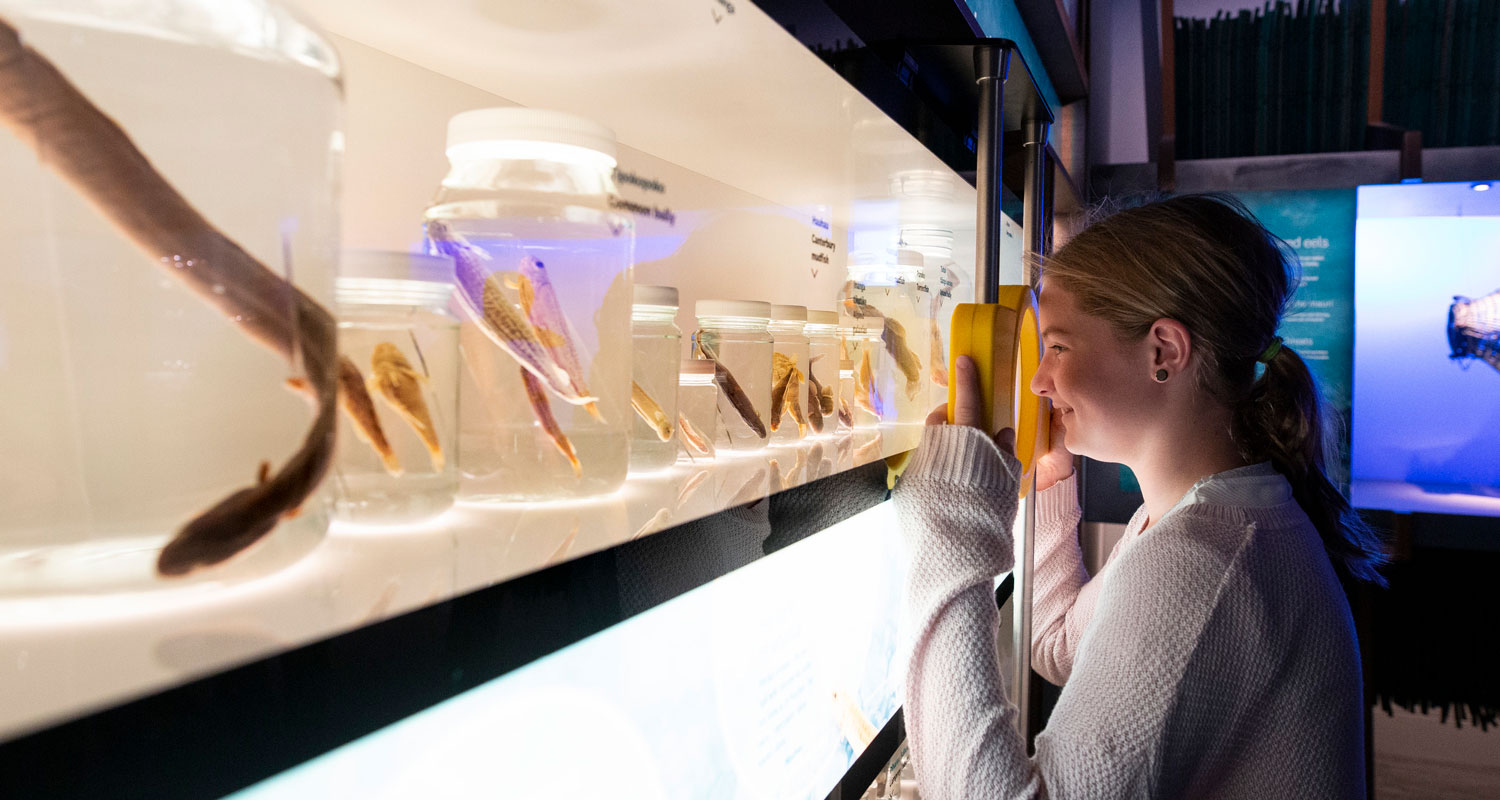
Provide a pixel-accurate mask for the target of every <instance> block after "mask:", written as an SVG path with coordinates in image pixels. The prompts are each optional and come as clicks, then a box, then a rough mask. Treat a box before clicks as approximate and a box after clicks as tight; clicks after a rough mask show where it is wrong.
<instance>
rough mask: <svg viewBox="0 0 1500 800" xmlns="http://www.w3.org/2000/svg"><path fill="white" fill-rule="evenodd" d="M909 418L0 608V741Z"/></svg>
mask: <svg viewBox="0 0 1500 800" xmlns="http://www.w3.org/2000/svg"><path fill="white" fill-rule="evenodd" d="M920 435H921V429H920V427H919V426H913V425H887V426H885V427H884V429H882V430H878V431H876V430H872V431H867V432H866V431H858V432H854V433H850V434H846V435H844V436H840V437H832V436H830V437H827V438H819V439H809V440H805V441H803V442H801V443H799V444H797V445H777V446H769V447H767V448H766V449H765V450H762V451H754V452H751V451H745V452H735V451H727V450H726V451H721V454H720V457H719V458H716V459H715V460H713V461H712V462H706V463H702V464H694V463H692V462H686V461H685V462H682V463H679V464H677V465H676V466H674V467H671V468H669V469H667V470H663V471H661V472H659V473H655V474H645V475H640V476H635V477H632V478H631V479H630V480H629V481H628V482H627V483H626V485H625V487H624V488H622V489H621V490H620V491H618V492H616V493H614V494H612V495H608V496H605V497H601V498H596V499H592V500H586V501H570V502H551V503H511V504H488V505H486V504H471V503H459V504H458V505H457V506H455V507H454V508H453V509H451V510H450V511H449V512H447V513H445V514H444V515H442V516H441V517H438V518H437V519H435V520H432V521H430V522H426V523H422V524H418V525H408V526H389V527H379V528H376V527H368V526H356V525H347V524H341V523H335V524H334V525H333V527H332V528H331V529H330V531H329V535H328V538H327V539H326V540H325V541H324V542H323V543H322V544H321V545H320V546H319V547H318V548H317V549H315V550H314V551H313V552H312V553H310V554H309V555H308V556H307V557H305V558H304V559H302V560H301V561H299V562H297V563H296V564H294V565H293V566H292V567H291V568H289V569H286V570H284V571H282V572H280V573H277V574H275V575H271V576H267V577H266V578H265V579H263V580H259V581H254V582H251V583H246V584H239V585H216V584H213V583H208V584H197V585H192V586H186V587H181V588H163V589H159V590H155V591H149V592H142V593H137V594H131V595H120V594H111V595H102V596H97V597H87V596H85V597H76V596H75V597H65V598H55V597H54V598H36V599H27V600H15V601H9V602H6V603H3V604H0V663H14V664H16V665H18V669H17V671H16V673H15V674H14V675H13V676H12V677H11V678H10V679H8V680H6V681H5V682H3V684H0V710H3V711H0V740H3V739H6V738H9V737H12V736H15V735H17V734H20V733H22V732H25V731H27V730H30V729H34V728H36V727H38V726H41V725H46V724H49V723H53V722H56V721H59V720H61V719H66V718H68V717H71V716H74V715H77V714H79V713H84V712H87V711H89V710H91V709H97V708H101V707H107V706H108V705H110V704H112V703H115V702H119V701H120V700H123V699H126V698H130V697H135V696H139V695H140V694H142V693H145V692H152V691H158V690H160V689H163V688H165V687H168V686H172V685H175V684H178V683H181V682H183V681H185V680H190V679H193V678H196V677H199V676H202V675H205V674H209V673H212V672H215V671H218V670H222V669H225V668H228V667H231V666H234V665H237V664H241V663H244V662H246V661H250V660H254V659H256V658H262V657H264V656H267V655H270V654H272V653H275V652H278V651H281V650H285V649H288V648H291V647H296V646H299V645H302V644H305V643H307V642H309V641H315V640H318V639H322V638H325V637H328V636H332V635H335V634H338V633H341V632H344V631H348V630H351V629H354V628H357V627H360V626H362V625H368V624H371V623H374V622H378V621H380V620H383V619H387V618H389V617H392V616H395V615H398V614H401V613H403V612H405V611H409V610H412V609H415V608H419V607H422V606H427V605H431V604H433V603H439V602H441V601H444V600H447V599H449V598H452V597H455V596H459V595H462V594H465V593H469V592H472V591H474V590H477V589H481V588H484V587H487V586H493V585H496V584H499V583H503V582H505V581H507V580H511V579H513V578H516V577H518V576H522V575H526V574H528V573H532V572H535V571H537V570H539V569H543V568H545V567H548V566H551V565H554V564H558V563H561V562H564V561H568V560H570V559H574V558H578V557H580V556H585V555H588V554H590V553H594V552H598V551H601V550H606V549H608V548H611V547H616V546H619V545H621V544H623V543H627V542H630V541H633V540H639V539H642V538H644V537H647V536H648V535H651V534H654V533H657V532H659V531H662V530H665V529H669V528H672V527H674V526H679V525H681V524H683V523H686V522H690V521H692V520H696V519H700V518H702V517H705V516H708V515H711V514H715V513H717V512H720V511H722V510H724V509H727V508H733V507H735V506H740V505H744V504H746V503H750V502H754V501H756V500H759V499H762V498H764V497H766V496H767V495H769V494H772V493H775V492H778V491H782V490H785V489H790V488H793V487H796V486H801V485H803V484H806V483H808V482H810V481H814V480H817V479H818V478H822V477H827V476H830V475H834V474H836V473H839V472H843V471H846V470H850V469H853V468H855V467H858V466H862V465H865V464H870V463H873V462H876V461H879V460H880V459H881V458H883V457H885V456H889V455H894V454H896V453H899V452H903V451H905V450H909V449H911V448H912V447H914V446H915V445H916V442H917V440H918V438H919V437H920Z"/></svg>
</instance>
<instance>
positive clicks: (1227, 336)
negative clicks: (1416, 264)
mask: <svg viewBox="0 0 1500 800" xmlns="http://www.w3.org/2000/svg"><path fill="white" fill-rule="evenodd" d="M1298 277H1299V276H1298V273H1297V261H1296V257H1295V255H1293V254H1292V253H1291V251H1290V249H1289V248H1288V247H1287V246H1286V244H1285V243H1284V242H1282V241H1281V240H1280V239H1278V238H1277V237H1276V236H1275V235H1274V234H1272V233H1271V232H1269V231H1267V230H1266V229H1265V227H1264V226H1263V225H1261V223H1260V221H1259V220H1257V219H1256V218H1255V215H1254V214H1252V213H1251V212H1250V210H1249V209H1247V208H1246V207H1245V206H1244V204H1243V203H1241V202H1240V201H1239V200H1238V199H1236V198H1234V197H1233V196H1230V195H1222V194H1200V195H1182V196H1178V197H1173V198H1170V199H1167V200H1161V201H1157V202H1153V203H1149V204H1146V205H1142V206H1138V207H1135V208H1131V209H1127V210H1124V211H1119V212H1117V213H1114V214H1112V215H1110V216H1107V217H1104V218H1103V219H1100V220H1099V221H1097V222H1095V223H1093V224H1092V225H1090V226H1089V227H1087V228H1085V229H1084V230H1083V231H1082V232H1081V233H1079V234H1078V235H1077V236H1075V237H1073V238H1072V239H1071V240H1069V241H1068V243H1067V244H1066V245H1065V246H1063V247H1062V248H1061V249H1060V250H1058V251H1057V252H1056V253H1055V254H1053V255H1052V256H1051V257H1050V258H1048V259H1047V260H1046V262H1045V264H1044V266H1043V269H1042V279H1043V280H1045V281H1048V282H1054V281H1055V282H1056V283H1057V284H1058V285H1060V286H1061V287H1062V288H1064V289H1066V290H1067V291H1068V292H1069V293H1070V294H1072V295H1073V296H1074V298H1076V300H1077V302H1078V305H1079V308H1080V310H1082V311H1083V312H1084V313H1085V314H1089V315H1090V316H1094V317H1098V318H1100V319H1103V320H1104V321H1106V322H1108V323H1109V325H1110V327H1112V328H1113V329H1114V330H1115V332H1116V334H1117V335H1119V336H1120V337H1121V338H1122V339H1124V340H1128V341H1135V340H1139V339H1140V338H1142V337H1144V336H1145V335H1146V334H1147V333H1148V332H1149V331H1150V330H1151V326H1152V324H1153V323H1155V322H1156V321H1157V320H1158V319H1162V318H1167V319H1174V320H1176V321H1178V322H1180V323H1182V324H1183V326H1185V327H1186V328H1187V329H1188V332H1189V333H1190V334H1191V336H1192V343H1193V352H1194V354H1195V355H1196V356H1197V358H1198V361H1199V369H1198V373H1197V380H1198V384H1199V388H1201V389H1202V390H1203V391H1204V392H1207V393H1208V394H1209V395H1210V396H1211V397H1213V398H1214V399H1216V400H1217V401H1218V402H1220V403H1222V404H1223V405H1225V406H1227V407H1228V408H1230V409H1231V410H1232V411H1233V413H1234V423H1233V427H1232V430H1231V431H1230V434H1231V435H1232V436H1233V438H1234V442H1235V444H1236V446H1237V447H1238V448H1239V450H1240V453H1241V455H1243V456H1244V457H1245V458H1246V459H1247V460H1250V461H1263V460H1269V461H1270V462H1271V463H1272V465H1273V466H1275V468H1276V469H1277V471H1279V472H1280V473H1281V474H1282V475H1284V476H1286V479H1287V481H1288V482H1289V483H1291V486H1292V492H1293V494H1294V496H1295V497H1296V499H1297V502H1298V504H1299V505H1301V506H1302V509H1303V511H1305V512H1307V515H1308V517H1309V518H1310V519H1311V520H1312V522H1313V524H1314V525H1315V526H1316V527H1317V529H1318V533H1319V534H1320V535H1321V537H1322V539H1323V546H1324V549H1325V550H1327V552H1328V556H1329V558H1330V560H1332V562H1333V564H1334V566H1335V568H1337V569H1338V570H1339V572H1341V573H1342V574H1344V575H1346V576H1348V577H1351V578H1355V579H1358V580H1366V581H1372V582H1375V583H1379V584H1383V583H1384V579H1383V578H1382V577H1381V575H1380V573H1379V568H1380V566H1381V565H1382V564H1383V563H1384V562H1385V556H1384V554H1383V553H1382V549H1381V544H1380V541H1379V539H1378V538H1377V537H1376V536H1375V534H1374V533H1373V532H1372V531H1371V530H1370V529H1369V528H1368V526H1366V525H1365V524H1364V523H1363V522H1362V521H1361V520H1360V519H1359V517H1358V516H1357V515H1356V514H1355V513H1354V512H1353V510H1352V509H1351V508H1350V506H1349V502H1348V500H1346V499H1345V498H1344V496H1343V494H1342V493H1341V492H1340V491H1339V489H1338V487H1337V486H1335V485H1334V483H1333V482H1332V481H1331V480H1330V479H1329V477H1328V465H1329V463H1331V462H1332V461H1333V460H1334V459H1335V458H1337V457H1338V455H1337V450H1336V446H1337V442H1338V437H1337V436H1336V435H1333V434H1332V433H1331V432H1330V431H1329V430H1328V429H1327V427H1328V415H1327V413H1326V410H1325V408H1324V404H1323V400H1322V397H1321V395H1320V393H1319V391H1318V386H1317V382H1316V381H1315V380H1314V378H1313V375H1312V373H1311V372H1309V371H1308V368H1307V364H1306V363H1304V362H1303V360H1302V357H1301V356H1299V355H1298V354H1297V353H1296V351H1294V350H1293V349H1292V348H1290V347H1287V346H1285V345H1283V346H1282V347H1281V348H1280V349H1279V350H1278V351H1275V352H1274V354H1273V355H1272V356H1271V357H1270V360H1269V361H1268V362H1267V363H1266V364H1265V368H1264V370H1261V371H1259V372H1260V374H1258V375H1257V364H1258V362H1257V357H1258V356H1260V355H1261V354H1262V353H1263V352H1266V349H1267V347H1268V345H1270V344H1271V343H1272V341H1273V337H1275V335H1276V329H1277V327H1278V325H1279V324H1280V322H1281V316H1282V314H1283V313H1284V312H1285V310H1286V308H1287V305H1288V303H1289V302H1290V300H1291V295H1292V292H1293V291H1295V289H1296V287H1297V285H1298Z"/></svg>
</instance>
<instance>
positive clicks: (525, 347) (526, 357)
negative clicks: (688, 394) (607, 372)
mask: <svg viewBox="0 0 1500 800" xmlns="http://www.w3.org/2000/svg"><path fill="white" fill-rule="evenodd" d="M427 236H428V238H429V239H431V240H432V243H433V246H434V247H435V248H436V249H437V251H438V252H439V253H440V254H442V255H445V256H448V257H450V258H452V259H453V275H454V278H455V280H456V282H457V284H458V289H459V291H458V297H459V305H460V306H462V307H463V309H464V311H465V312H466V313H467V314H468V315H469V316H470V317H471V318H472V319H474V321H475V322H477V323H478V324H479V329H480V330H481V331H483V332H484V335H485V336H486V337H487V338H488V339H489V340H490V341H492V342H494V343H495V344H496V345H497V346H499V347H500V349H501V350H504V351H505V352H506V353H507V354H508V355H509V356H510V357H511V358H513V359H515V360H516V363H518V364H520V365H521V368H522V369H524V370H526V371H527V372H528V373H530V374H531V375H533V376H535V377H536V378H538V379H539V380H540V382H541V385H543V386H545V387H546V388H547V389H548V390H549V391H551V392H552V393H553V394H555V395H557V396H558V397H560V398H562V399H563V400H566V401H567V402H569V403H573V404H574V405H587V404H589V403H592V402H594V401H596V400H598V398H597V397H589V396H587V395H580V394H579V393H578V392H576V391H574V389H573V382H572V380H571V379H569V377H568V373H567V370H564V369H563V368H562V367H560V366H558V364H557V362H555V361H553V360H552V355H551V350H550V349H549V348H548V347H547V346H546V345H545V344H543V343H542V341H541V339H540V337H538V336H537V331H536V329H535V328H533V327H532V325H531V323H530V322H527V321H526V317H525V316H524V315H523V313H522V312H521V310H520V309H518V308H516V307H515V305H514V304H513V303H511V302H510V300H509V299H508V298H507V297H506V296H505V289H504V280H503V279H502V278H501V276H500V273H498V272H496V273H489V272H488V271H487V270H486V269H485V267H484V262H486V261H488V260H489V258H490V254H489V253H486V252H485V251H484V250H483V249H482V248H479V247H476V246H474V245H473V244H470V243H469V241H468V240H467V239H465V238H464V237H463V236H462V235H461V234H459V233H458V232H457V231H455V230H453V228H452V227H451V226H449V225H448V224H447V223H446V222H443V221H442V220H430V221H428V223H427Z"/></svg>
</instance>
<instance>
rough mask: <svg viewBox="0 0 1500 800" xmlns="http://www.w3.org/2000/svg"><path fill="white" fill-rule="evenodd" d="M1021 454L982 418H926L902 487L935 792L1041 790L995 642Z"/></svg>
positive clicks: (916, 707) (920, 717) (918, 697)
mask: <svg viewBox="0 0 1500 800" xmlns="http://www.w3.org/2000/svg"><path fill="white" fill-rule="evenodd" d="M1019 471H1020V470H1019V467H1018V465H1017V463H1016V461H1015V459H1014V457H1011V456H1008V455H1006V454H1003V453H1001V452H1000V450H999V448H997V447H995V445H994V444H993V442H991V440H990V439H989V437H987V436H985V435H984V434H983V433H982V432H980V431H978V430H975V429H973V428H968V427H961V426H953V425H945V426H934V427H929V428H927V430H926V431H924V432H923V435H922V443H921V446H920V447H919V448H918V450H917V453H916V455H915V456H913V459H912V462H911V463H910V464H909V465H908V466H907V469H906V472H905V474H904V476H903V477H902V479H901V482H900V483H899V484H898V485H897V487H896V492H895V500H896V510H897V513H898V515H899V518H900V521H901V528H902V533H903V535H904V537H905V538H906V540H907V543H908V549H909V550H910V552H911V572H910V577H909V579H908V584H907V602H908V608H909V612H910V614H911V617H912V630H913V649H912V655H911V661H910V663H909V665H908V669H907V679H906V699H905V715H906V728H907V739H908V742H909V743H910V746H911V749H912V758H913V764H914V766H915V768H916V771H917V779H918V782H919V784H920V786H921V787H922V796H923V797H924V798H928V799H929V800H960V799H963V800H969V799H971V798H974V799H977V798H993V797H1006V798H1009V797H1040V796H1043V795H1044V793H1043V791H1042V785H1041V781H1040V779H1039V777H1038V776H1037V775H1036V774H1035V772H1034V770H1033V769H1032V766H1031V763H1030V761H1029V760H1028V758H1027V756H1026V743H1025V741H1024V740H1023V739H1022V738H1021V735H1020V733H1019V732H1017V730H1016V728H1015V717H1016V713H1017V712H1016V708H1015V706H1014V705H1013V704H1012V703H1010V702H1009V701H1008V700H1007V699H1006V696H1005V687H1004V681H1003V679H1002V677H1001V674H1000V664H999V660H998V656H997V653H996V650H995V643H996V637H997V635H998V633H999V612H998V610H997V609H996V608H995V598H994V588H993V587H994V578H995V576H997V575H999V574H1000V573H1002V572H1005V571H1007V570H1009V569H1010V568H1011V566H1012V563H1013V560H1014V554H1013V552H1012V547H1013V545H1012V538H1011V526H1012V525H1013V524H1014V522H1015V516H1016V504H1017V498H1016V480H1017V475H1018V473H1019Z"/></svg>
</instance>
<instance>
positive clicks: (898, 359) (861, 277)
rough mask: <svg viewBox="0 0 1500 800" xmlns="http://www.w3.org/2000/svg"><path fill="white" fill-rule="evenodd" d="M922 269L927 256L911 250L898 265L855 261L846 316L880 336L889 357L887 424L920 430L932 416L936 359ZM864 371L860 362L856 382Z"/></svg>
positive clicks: (884, 394)
mask: <svg viewBox="0 0 1500 800" xmlns="http://www.w3.org/2000/svg"><path fill="white" fill-rule="evenodd" d="M921 269H922V254H921V253H918V252H917V251H915V250H910V249H901V250H897V251H896V257H895V258H894V259H891V258H879V259H871V258H855V259H852V263H851V264H850V265H849V280H848V282H847V283H845V298H844V301H845V302H844V308H845V316H846V317H849V318H850V319H851V320H852V321H853V322H852V324H863V325H865V326H866V327H868V328H870V329H872V330H874V331H875V332H876V335H877V336H878V337H879V338H880V340H881V342H882V343H883V345H884V346H885V351H886V354H887V355H888V356H889V360H888V363H889V366H890V369H889V370H888V372H887V373H886V376H887V380H888V381H889V383H882V384H881V391H880V395H881V399H882V400H884V401H887V403H888V404H889V408H888V410H887V411H885V412H884V413H883V414H882V417H883V418H884V419H886V420H887V421H892V422H903V423H917V424H920V423H922V422H924V421H925V420H926V419H927V413H928V412H929V411H930V410H931V409H930V408H929V402H928V399H929V395H930V390H929V388H928V385H929V378H928V377H927V376H926V375H925V373H924V370H925V369H926V368H927V367H928V364H929V360H930V358H931V356H930V355H927V349H928V341H929V338H928V337H929V334H928V328H929V326H928V323H927V314H928V310H927V308H926V306H925V305H924V303H923V302H922V298H923V297H924V296H925V295H924V292H923V290H924V289H925V287H924V286H920V285H919V283H918V281H917V275H918V273H919V272H920V271H921ZM924 355H927V358H926V359H924V358H923V356H924ZM859 367H860V365H859V363H858V361H857V360H856V363H855V368H856V373H855V377H856V378H858V376H859V373H858V371H857V370H858V369H859ZM945 399H946V398H945Z"/></svg>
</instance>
